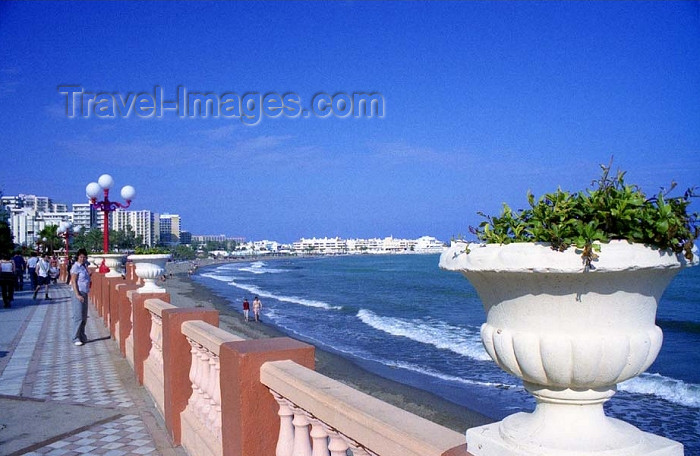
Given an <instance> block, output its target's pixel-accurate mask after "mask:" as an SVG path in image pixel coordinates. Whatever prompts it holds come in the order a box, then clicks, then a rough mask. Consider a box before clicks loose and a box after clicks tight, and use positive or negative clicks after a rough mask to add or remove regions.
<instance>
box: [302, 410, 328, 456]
mask: <svg viewBox="0 0 700 456" xmlns="http://www.w3.org/2000/svg"><path fill="white" fill-rule="evenodd" d="M307 419H308V420H309V422H310V423H311V439H312V440H313V454H312V456H328V433H327V432H326V430H325V428H324V426H323V423H322V422H321V421H320V420H318V419H317V418H313V417H311V416H309V415H308V414H307Z"/></svg>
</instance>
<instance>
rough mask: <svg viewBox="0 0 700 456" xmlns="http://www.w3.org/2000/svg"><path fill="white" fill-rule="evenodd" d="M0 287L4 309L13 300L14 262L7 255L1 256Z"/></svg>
mask: <svg viewBox="0 0 700 456" xmlns="http://www.w3.org/2000/svg"><path fill="white" fill-rule="evenodd" d="M0 286H2V302H3V303H4V304H5V306H4V307H5V308H8V307H10V303H11V302H12V300H13V299H14V298H15V262H14V261H12V260H11V259H10V255H9V254H3V255H2V259H1V260H0Z"/></svg>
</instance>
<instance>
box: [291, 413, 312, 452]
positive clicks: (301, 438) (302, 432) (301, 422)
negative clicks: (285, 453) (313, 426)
mask: <svg viewBox="0 0 700 456" xmlns="http://www.w3.org/2000/svg"><path fill="white" fill-rule="evenodd" d="M293 411H294V420H293V421H292V424H293V425H294V452H293V453H292V455H293V456H312V454H311V439H310V438H309V422H308V421H307V419H306V415H304V411H303V410H302V409H300V408H298V407H294V410H293Z"/></svg>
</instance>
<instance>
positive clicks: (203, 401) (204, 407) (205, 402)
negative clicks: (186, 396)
mask: <svg viewBox="0 0 700 456" xmlns="http://www.w3.org/2000/svg"><path fill="white" fill-rule="evenodd" d="M197 354H198V356H199V366H200V368H199V369H198V372H199V373H200V377H199V379H198V381H197V385H198V388H199V397H198V398H197V419H199V421H200V422H201V423H202V424H204V425H206V423H207V421H206V419H207V416H208V415H209V394H208V391H207V383H208V382H209V377H210V376H211V375H210V373H209V351H208V350H207V349H206V348H204V347H203V346H202V345H199V350H198V352H197Z"/></svg>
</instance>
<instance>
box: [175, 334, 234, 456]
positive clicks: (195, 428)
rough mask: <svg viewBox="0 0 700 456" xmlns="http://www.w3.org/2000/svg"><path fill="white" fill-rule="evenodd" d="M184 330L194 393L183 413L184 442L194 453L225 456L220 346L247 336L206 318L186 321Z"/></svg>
mask: <svg viewBox="0 0 700 456" xmlns="http://www.w3.org/2000/svg"><path fill="white" fill-rule="evenodd" d="M182 333H183V334H184V335H185V337H187V341H188V342H189V343H190V346H191V347H192V349H191V353H192V360H191V367H190V382H191V383H192V395H191V396H190V398H189V400H188V401H187V408H185V410H184V411H183V412H182V445H183V446H184V447H185V448H186V449H188V450H189V451H190V453H191V454H197V455H212V456H215V455H221V454H223V448H222V438H221V383H220V376H219V372H220V370H221V361H220V359H219V349H220V347H221V345H222V344H223V343H225V342H233V341H240V340H243V339H242V338H240V337H238V336H234V335H233V334H231V333H229V332H226V331H224V330H223V329H219V328H217V327H215V326H212V325H210V324H209V323H205V322H203V321H187V322H185V323H183V324H182Z"/></svg>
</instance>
